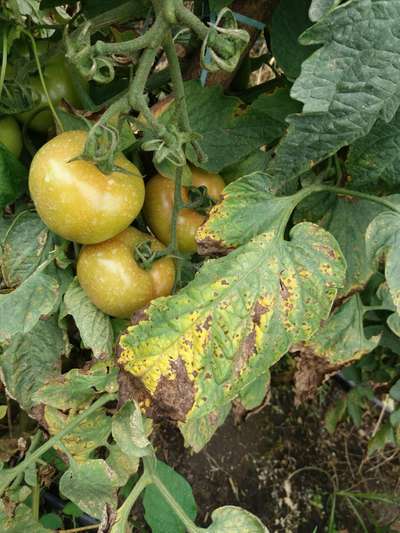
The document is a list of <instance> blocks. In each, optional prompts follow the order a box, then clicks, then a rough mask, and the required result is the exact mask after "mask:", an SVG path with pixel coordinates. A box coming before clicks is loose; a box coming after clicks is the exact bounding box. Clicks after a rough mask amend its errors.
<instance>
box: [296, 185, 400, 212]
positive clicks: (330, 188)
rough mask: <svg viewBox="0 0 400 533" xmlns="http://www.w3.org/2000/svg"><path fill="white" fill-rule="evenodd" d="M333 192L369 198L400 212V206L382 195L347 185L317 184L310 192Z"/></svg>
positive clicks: (364, 198)
mask: <svg viewBox="0 0 400 533" xmlns="http://www.w3.org/2000/svg"><path fill="white" fill-rule="evenodd" d="M311 189H312V190H311ZM305 190H307V189H305ZM324 191H326V192H333V193H336V194H342V195H345V196H354V197H356V198H362V199H363V200H369V201H370V202H375V203H376V204H381V205H384V206H385V207H388V208H389V209H390V210H392V211H396V213H400V208H399V207H397V206H395V205H394V204H392V202H390V201H389V200H385V198H382V197H381V196H375V195H373V194H367V193H364V192H360V191H353V190H352V189H347V188H346V187H334V186H331V185H315V186H313V187H310V192H324Z"/></svg>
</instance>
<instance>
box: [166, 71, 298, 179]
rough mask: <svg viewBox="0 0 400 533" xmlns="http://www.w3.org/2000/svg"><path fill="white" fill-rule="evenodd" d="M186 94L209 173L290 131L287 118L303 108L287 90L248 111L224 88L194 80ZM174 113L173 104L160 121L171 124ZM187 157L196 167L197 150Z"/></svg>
mask: <svg viewBox="0 0 400 533" xmlns="http://www.w3.org/2000/svg"><path fill="white" fill-rule="evenodd" d="M185 92H186V97H187V106H188V113H189V118H190V123H191V127H192V129H193V131H195V132H196V133H199V134H200V135H201V136H202V138H201V140H200V144H201V146H202V148H203V150H204V151H205V153H206V154H207V156H208V161H207V162H205V163H204V164H202V165H201V166H202V168H204V169H205V170H208V171H210V172H219V171H220V170H222V169H223V168H225V167H227V166H231V165H233V164H234V163H236V162H238V161H240V160H242V159H243V158H244V157H246V156H247V155H249V154H250V153H252V152H253V151H254V150H256V149H257V148H259V147H260V146H262V145H264V144H270V143H272V142H273V141H275V140H276V139H279V138H280V137H281V136H282V135H283V133H284V132H285V131H286V128H287V124H286V123H285V118H286V116H287V115H288V114H290V113H296V112H298V111H300V108H301V106H300V104H299V103H298V102H296V101H294V100H292V99H291V98H290V96H289V91H288V90H287V89H277V90H276V91H275V92H274V93H272V94H263V95H261V96H260V97H258V98H257V99H256V100H255V101H254V102H253V103H252V104H251V105H250V106H248V107H247V108H245V109H241V107H240V106H243V104H241V102H240V100H238V99H237V98H234V97H232V96H225V95H224V94H223V91H222V88H221V87H217V86H214V87H207V88H203V87H202V86H201V84H200V83H199V82H197V81H196V82H194V81H191V82H188V83H186V84H185ZM174 114H175V104H174V103H173V104H171V105H170V106H169V107H168V109H167V110H166V111H165V112H164V113H163V114H162V116H161V117H160V118H161V120H162V121H163V122H164V123H169V122H170V121H171V120H172V119H173V117H174ZM188 157H189V159H190V160H191V161H192V162H193V163H194V164H196V162H197V155H196V154H195V153H194V151H189V152H188Z"/></svg>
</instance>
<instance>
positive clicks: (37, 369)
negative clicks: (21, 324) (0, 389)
mask: <svg viewBox="0 0 400 533" xmlns="http://www.w3.org/2000/svg"><path fill="white" fill-rule="evenodd" d="M65 353H68V339H67V338H66V335H65V333H64V332H63V331H62V330H61V329H60V328H59V327H58V322H57V318H56V317H52V318H50V319H49V320H40V321H39V322H38V323H37V325H36V326H35V327H34V328H33V329H32V330H31V331H30V332H29V333H26V334H25V335H22V334H17V335H16V336H15V337H14V338H13V339H12V341H11V343H10V344H9V345H8V346H7V347H6V348H5V349H4V351H3V353H2V354H1V355H0V368H1V373H2V378H3V381H4V384H5V386H6V388H7V391H8V393H9V395H10V396H11V397H13V398H14V399H15V400H17V401H18V403H19V404H20V406H21V407H22V408H23V409H25V410H26V411H29V410H30V409H31V408H32V406H33V405H34V403H35V402H34V394H35V392H36V391H38V390H39V389H40V387H42V386H43V385H44V384H45V383H46V382H47V381H49V380H51V379H54V378H58V377H59V376H60V372H61V356H62V355H63V354H65Z"/></svg>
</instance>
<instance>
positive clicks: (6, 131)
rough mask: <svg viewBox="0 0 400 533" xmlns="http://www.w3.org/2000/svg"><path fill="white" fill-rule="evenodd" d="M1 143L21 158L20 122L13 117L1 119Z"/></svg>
mask: <svg viewBox="0 0 400 533" xmlns="http://www.w3.org/2000/svg"><path fill="white" fill-rule="evenodd" d="M0 143H2V144H4V146H5V147H6V148H7V149H8V150H9V151H10V152H12V153H13V154H14V155H15V157H17V158H18V157H19V156H20V155H21V151H22V134H21V130H20V127H19V125H18V122H17V121H16V120H15V118H13V117H3V118H1V119H0Z"/></svg>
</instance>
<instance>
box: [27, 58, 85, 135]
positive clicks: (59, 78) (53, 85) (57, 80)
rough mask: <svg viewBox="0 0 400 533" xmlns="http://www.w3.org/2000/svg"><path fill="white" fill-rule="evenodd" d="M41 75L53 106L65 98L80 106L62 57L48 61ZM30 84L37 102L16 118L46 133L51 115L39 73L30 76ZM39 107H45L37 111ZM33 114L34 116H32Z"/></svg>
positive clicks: (51, 124) (51, 119)
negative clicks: (36, 96)
mask: <svg viewBox="0 0 400 533" xmlns="http://www.w3.org/2000/svg"><path fill="white" fill-rule="evenodd" d="M43 76H44V80H45V83H46V87H47V91H48V93H49V96H50V100H51V101H52V103H53V105H54V106H55V107H57V106H58V105H59V104H60V102H61V100H66V101H67V102H68V103H69V104H71V105H73V106H76V107H78V106H80V104H81V101H80V98H79V96H78V94H77V92H76V91H75V88H74V85H73V83H72V81H71V79H70V77H69V74H68V71H67V68H66V65H65V61H64V59H63V58H61V57H59V56H57V57H56V58H54V59H53V60H52V61H51V62H50V63H48V64H47V65H46V66H45V67H44V69H43ZM30 85H31V87H32V89H33V91H34V93H35V94H36V95H38V102H37V104H36V105H35V107H34V108H33V109H31V110H30V111H26V112H25V113H19V114H18V115H17V119H18V120H19V121H20V122H22V123H24V124H25V123H26V122H29V128H30V129H32V130H34V131H37V132H38V133H47V132H48V130H49V129H50V128H51V127H52V126H53V115H52V114H51V111H50V109H49V107H48V101H47V97H46V94H45V92H44V90H43V86H42V82H41V81H40V78H39V75H36V76H33V77H32V78H31V81H30ZM40 108H45V109H43V111H40V112H39V113H37V111H38V110H39V109H40ZM34 115H35V116H34ZM33 116H34V118H32V117H33Z"/></svg>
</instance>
